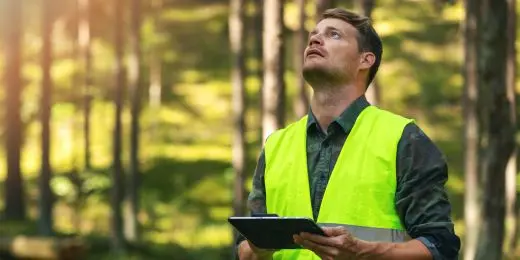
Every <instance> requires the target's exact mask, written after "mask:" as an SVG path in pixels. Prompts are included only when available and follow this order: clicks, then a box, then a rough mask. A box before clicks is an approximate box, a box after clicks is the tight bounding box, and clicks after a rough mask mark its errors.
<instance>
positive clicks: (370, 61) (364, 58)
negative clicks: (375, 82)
mask: <svg viewBox="0 0 520 260" xmlns="http://www.w3.org/2000/svg"><path fill="white" fill-rule="evenodd" d="M360 59H361V60H360V64H359V68H360V69H370V67H372V65H374V63H375V62H376V55H374V53H372V52H363V53H361V57H360Z"/></svg>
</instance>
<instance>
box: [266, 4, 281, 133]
mask: <svg viewBox="0 0 520 260" xmlns="http://www.w3.org/2000/svg"><path fill="white" fill-rule="evenodd" d="M283 13H284V6H283V1H282V0H265V1H264V39H263V40H264V41H263V42H264V53H263V55H264V85H263V89H262V92H263V99H264V101H265V102H264V104H263V108H264V112H263V120H262V124H263V129H262V130H263V141H265V140H266V139H267V137H268V136H269V135H270V134H271V133H273V132H274V131H275V130H277V129H279V128H281V127H282V126H283V124H284V117H285V81H284V78H283V73H284V45H283V28H284V26H283Z"/></svg>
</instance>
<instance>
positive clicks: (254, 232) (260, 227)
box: [228, 216, 326, 249]
mask: <svg viewBox="0 0 520 260" xmlns="http://www.w3.org/2000/svg"><path fill="white" fill-rule="evenodd" d="M228 222H229V223H230V224H231V225H233V227H234V228H235V229H236V230H237V231H238V232H239V233H240V234H242V235H243V236H244V237H245V238H246V239H247V240H249V241H250V242H251V243H253V245H255V246H256V247H258V248H262V249H299V248H301V246H300V245H298V244H296V243H294V239H293V235H295V234H299V233H300V232H307V233H311V234H317V235H322V236H326V234H325V233H324V232H323V230H322V229H321V228H320V227H319V226H318V224H316V222H314V220H312V219H310V218H306V217H278V216H251V217H229V218H228Z"/></svg>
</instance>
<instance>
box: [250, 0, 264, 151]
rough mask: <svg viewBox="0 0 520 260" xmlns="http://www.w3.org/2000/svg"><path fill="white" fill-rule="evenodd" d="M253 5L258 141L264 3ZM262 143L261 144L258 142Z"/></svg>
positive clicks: (261, 98)
mask: <svg viewBox="0 0 520 260" xmlns="http://www.w3.org/2000/svg"><path fill="white" fill-rule="evenodd" d="M253 2H254V5H255V17H254V24H253V25H254V28H253V29H252V30H253V32H254V35H253V37H254V42H255V59H256V60H257V61H258V64H259V65H258V67H257V70H256V76H257V78H258V81H259V84H260V87H259V89H258V93H259V95H258V99H259V102H258V103H259V111H260V113H259V116H258V118H260V120H259V121H260V123H259V134H258V136H259V137H258V140H260V141H262V140H263V125H262V118H263V114H264V97H263V94H262V93H263V88H264V65H263V64H264V61H263V56H264V46H263V33H264V29H263V28H264V1H259V0H253ZM260 143H262V142H260Z"/></svg>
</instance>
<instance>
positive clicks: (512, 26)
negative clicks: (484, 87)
mask: <svg viewBox="0 0 520 260" xmlns="http://www.w3.org/2000/svg"><path fill="white" fill-rule="evenodd" d="M507 4H508V19H507V30H508V32H507V37H508V38H507V69H506V73H507V79H506V85H507V99H508V100H509V102H510V103H511V109H510V110H511V112H510V113H511V115H510V116H511V123H512V125H513V126H514V127H515V126H516V100H515V95H516V91H515V85H516V77H515V76H516V48H515V41H516V0H508V1H507ZM515 144H516V143H515ZM516 150H517V149H516V145H515V147H513V153H512V154H511V157H510V158H509V162H508V164H507V168H506V237H505V241H506V243H507V244H506V252H507V254H508V255H509V256H510V257H511V259H512V258H513V255H514V253H515V248H516V244H517V243H518V237H517V236H518V235H517V230H518V223H517V209H516V172H517V166H516Z"/></svg>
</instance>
